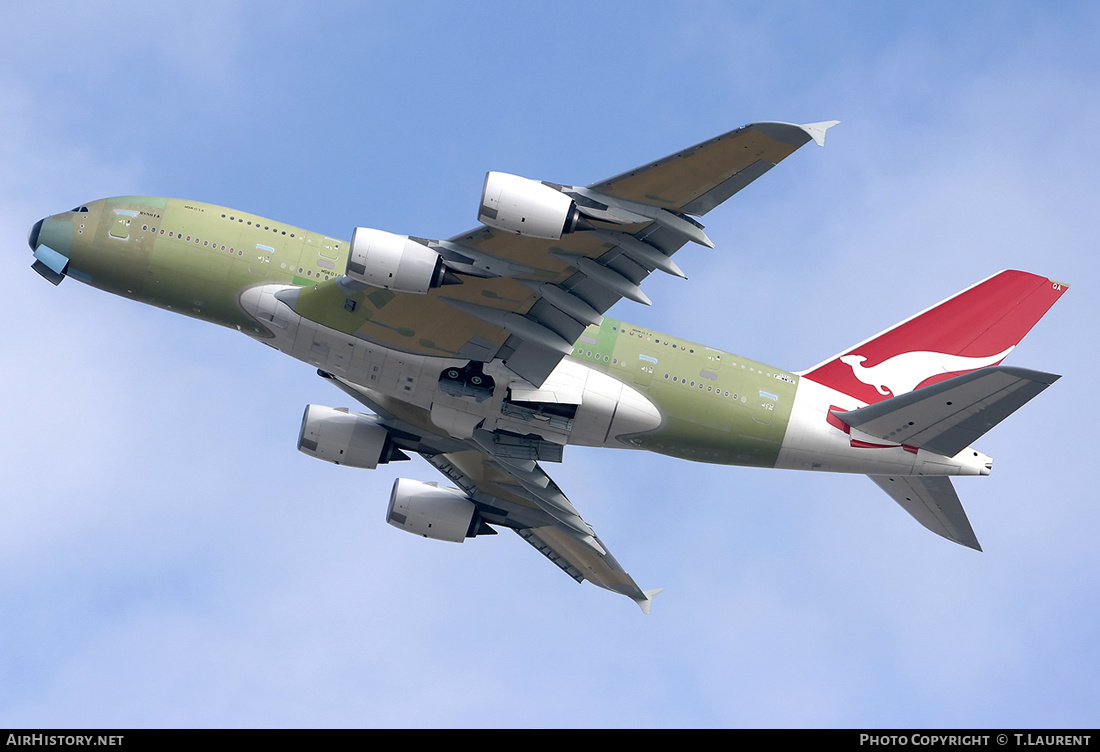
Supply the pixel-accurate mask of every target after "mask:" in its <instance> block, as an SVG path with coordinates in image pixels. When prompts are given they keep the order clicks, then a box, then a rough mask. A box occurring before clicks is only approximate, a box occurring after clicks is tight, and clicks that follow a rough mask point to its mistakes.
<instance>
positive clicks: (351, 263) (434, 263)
mask: <svg viewBox="0 0 1100 752" xmlns="http://www.w3.org/2000/svg"><path fill="white" fill-rule="evenodd" d="M445 274H446V268H445V267H444V266H443V257H442V256H440V255H439V254H438V253H436V252H435V251H433V250H432V249H431V248H428V247H427V246H426V245H424V244H422V243H418V242H416V241H415V240H413V239H411V238H410V237H409V236H408V235H394V234H393V233H391V232H384V231H383V230H372V229H370V228H368V227H356V228H355V232H354V233H352V236H351V247H350V249H349V251H348V268H347V276H349V277H351V278H352V279H354V280H356V281H357V282H363V283H364V284H368V285H372V286H373V287H381V288H384V289H386V290H397V291H399V292H414V293H420V294H423V293H426V292H427V291H428V290H430V289H432V288H433V287H439V286H440V285H442V284H443V278H444V275H445Z"/></svg>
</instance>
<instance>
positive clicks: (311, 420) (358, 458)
mask: <svg viewBox="0 0 1100 752" xmlns="http://www.w3.org/2000/svg"><path fill="white" fill-rule="evenodd" d="M298 451H300V452H302V453H303V454H308V455H309V456H310V457H316V458H317V459H319V460H324V461H325V462H332V463H333V464H336V465H348V466H350V467H364V468H368V469H371V470H373V469H374V468H376V467H378V466H379V465H384V464H386V463H387V462H393V461H398V460H407V459H408V456H407V455H406V454H405V453H404V452H402V451H401V450H400V449H398V447H397V445H396V444H394V442H393V437H392V436H390V432H389V431H387V430H386V429H385V428H384V427H383V426H380V425H378V423H377V419H376V418H372V417H371V416H369V415H359V414H358V413H352V412H348V409H347V408H346V407H344V408H339V409H336V408H331V407H324V406H322V405H306V412H305V414H304V415H303V416H302V430H301V432H300V433H299V434H298Z"/></svg>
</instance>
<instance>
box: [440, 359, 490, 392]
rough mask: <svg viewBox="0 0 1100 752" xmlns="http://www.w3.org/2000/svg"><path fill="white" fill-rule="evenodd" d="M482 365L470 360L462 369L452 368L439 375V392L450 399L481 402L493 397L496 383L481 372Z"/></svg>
mask: <svg viewBox="0 0 1100 752" xmlns="http://www.w3.org/2000/svg"><path fill="white" fill-rule="evenodd" d="M484 365H485V364H484V363H481V362H480V361H476V360H471V361H470V362H469V363H467V364H466V365H465V366H463V367H462V368H458V367H457V366H452V367H450V368H445V369H443V372H442V373H441V374H439V391H441V392H443V393H444V394H449V395H450V396H452V397H473V398H474V401H475V402H483V401H485V400H487V399H489V398H490V397H492V396H493V390H494V389H495V388H496V381H494V380H493V377H492V376H487V375H486V374H485V372H484V371H483V370H482V368H483V367H484Z"/></svg>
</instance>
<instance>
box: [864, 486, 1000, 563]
mask: <svg viewBox="0 0 1100 752" xmlns="http://www.w3.org/2000/svg"><path fill="white" fill-rule="evenodd" d="M867 477H868V478H870V479H871V480H873V481H874V482H875V484H876V485H877V486H878V487H879V488H881V489H882V490H883V491H885V492H886V493H887V494H888V495H889V496H890V498H891V499H893V500H894V501H896V502H897V503H898V504H899V505H900V506H901V508H902V509H904V510H905V511H906V512H908V513H909V514H910V515H912V516H913V519H915V520H916V521H917V522H919V523H920V524H922V525H924V526H925V527H926V528H928V529H929V530H931V531H932V532H933V533H935V534H936V535H942V536H943V537H944V538H947V539H948V540H951V541H955V542H956V543H959V544H961V545H963V546H966V547H967V548H972V549H974V550H975V551H981V550H982V547H981V546H980V545H979V544H978V538H977V536H975V535H974V529H973V528H972V527H971V526H970V520H969V519H968V518H967V516H966V510H964V509H963V506H962V502H961V501H959V495H958V494H957V493H955V487H954V486H953V485H951V479H950V478H947V477H944V476H933V475H909V476H904V475H868V476H867Z"/></svg>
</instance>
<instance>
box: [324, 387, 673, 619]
mask: <svg viewBox="0 0 1100 752" xmlns="http://www.w3.org/2000/svg"><path fill="white" fill-rule="evenodd" d="M320 373H321V375H322V376H323V377H324V378H327V379H329V380H331V381H332V382H333V383H334V384H335V385H336V386H338V387H339V388H340V389H342V390H343V391H344V392H346V393H347V394H349V395H351V396H352V397H354V398H355V399H356V400H358V401H359V402H362V403H363V404H364V405H366V406H367V407H369V408H370V409H371V410H372V411H374V412H375V413H377V414H378V415H379V417H380V418H381V420H382V423H383V425H385V427H386V428H387V429H388V430H389V431H390V432H391V435H392V436H393V437H394V440H395V443H396V444H397V446H399V447H400V448H401V449H405V450H409V451H413V452H416V453H418V454H420V456H422V457H423V458H424V459H425V460H427V461H428V462H429V463H430V464H431V465H432V466H433V467H435V468H436V469H437V470H439V471H440V472H441V473H443V475H445V476H447V478H449V479H450V480H451V481H452V482H453V483H454V484H455V485H457V486H458V487H459V489H461V490H462V492H463V493H464V494H465V496H466V498H467V499H469V500H470V501H471V502H473V504H474V505H475V506H476V507H477V512H478V516H479V517H480V519H481V521H484V522H486V523H488V524H490V525H497V526H502V527H508V528H511V529H512V530H514V531H515V532H516V533H517V534H518V535H519V536H520V537H521V538H523V539H524V540H525V541H527V542H528V543H530V544H531V545H532V546H533V547H534V548H535V549H536V550H538V551H539V552H540V553H542V554H543V555H544V556H545V557H546V558H548V559H549V560H550V561H552V562H553V563H554V564H556V565H557V566H558V567H559V568H560V569H561V570H562V571H563V572H565V573H566V574H568V575H569V576H570V577H572V578H573V579H574V580H576V581H577V582H584V581H585V580H588V581H589V582H591V583H592V584H593V585H598V586H599V587H602V588H605V589H607V590H610V591H612V592H615V593H621V594H622V595H625V596H627V597H628V598H630V599H631V600H633V601H635V602H636V603H637V604H638V605H639V606H640V607H641V609H642V611H644V612H645V613H647V614H648V613H649V609H650V605H651V603H652V599H653V596H655V595H656V594H657V593H659V592H661V591H660V590H648V591H643V590H642V589H641V588H640V587H638V585H637V583H635V582H634V580H633V579H632V578H631V576H630V575H629V574H627V572H626V570H624V569H623V568H622V566H621V565H620V564H619V562H618V561H617V560H616V559H615V557H614V556H612V555H611V553H610V552H609V551H608V549H607V547H606V546H605V545H604V544H603V541H601V540H600V538H599V536H597V535H596V533H595V531H594V530H593V529H592V528H591V527H590V526H589V525H588V523H587V522H585V521H584V519H582V518H581V516H580V513H579V512H578V511H577V510H576V508H575V507H574V506H573V505H572V503H571V502H570V501H569V499H568V498H567V497H566V496H565V494H563V493H562V492H561V489H560V488H558V485H557V484H556V483H555V482H554V481H553V480H552V479H551V478H550V476H549V475H547V474H546V473H545V472H544V471H543V470H542V468H541V467H540V466H539V464H538V463H537V462H534V461H524V460H516V459H512V458H506V457H500V456H497V455H495V454H493V453H492V444H491V441H479V440H478V436H477V434H478V432H477V431H475V432H474V438H473V439H472V440H460V439H453V438H449V437H441V436H438V435H437V434H436V432H435V431H434V430H432V428H431V425H432V424H431V418H430V417H429V416H428V415H427V414H426V412H425V411H423V410H420V409H419V408H415V407H413V406H411V405H408V404H407V403H402V402H399V401H397V400H393V399H392V398H389V397H386V396H385V395H383V394H380V393H378V392H375V391H374V390H372V389H369V388H366V387H361V386H358V385H357V384H353V383H351V382H349V381H346V380H344V379H341V378H340V377H338V376H333V375H332V374H328V373H324V372H320ZM482 433H485V432H482Z"/></svg>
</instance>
